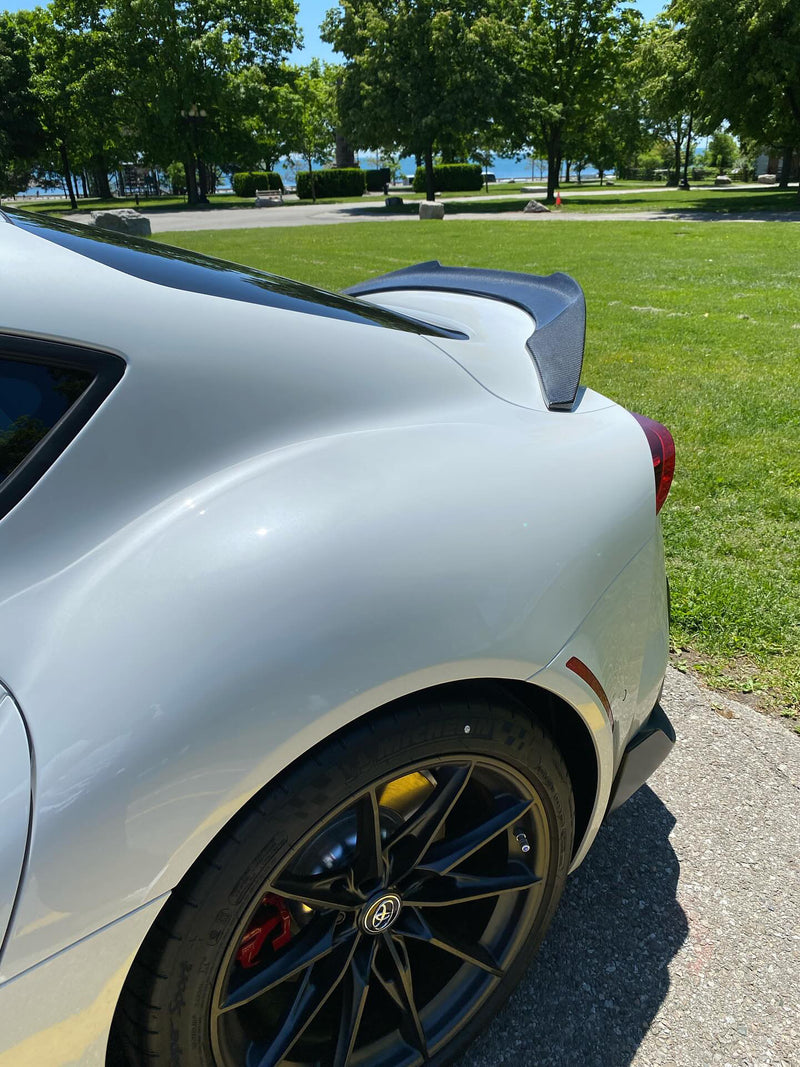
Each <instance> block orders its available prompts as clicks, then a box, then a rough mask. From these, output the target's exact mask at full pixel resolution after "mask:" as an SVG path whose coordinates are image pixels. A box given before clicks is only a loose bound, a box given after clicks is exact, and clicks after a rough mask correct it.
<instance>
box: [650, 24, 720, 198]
mask: <svg viewBox="0 0 800 1067" xmlns="http://www.w3.org/2000/svg"><path fill="white" fill-rule="evenodd" d="M636 65H637V68H638V72H639V77H640V83H641V86H642V96H643V98H644V101H645V112H646V115H647V119H648V121H649V125H650V127H651V129H652V131H653V133H654V134H655V135H656V136H658V137H661V138H666V139H667V140H669V141H670V142H671V143H672V146H673V150H674V153H675V162H674V175H673V182H674V184H676V185H677V184H678V180H679V176H680V172H681V166H682V167H683V176H684V183H685V184H686V183H687V172H688V168H689V162H690V160H691V153H692V137H693V135H696V133H697V130H698V127H699V126H700V125H702V123H701V120H704V119H705V117H706V116H705V109H704V107H703V105H702V101H701V97H700V92H699V89H698V81H697V73H696V64H695V62H694V58H693V56H692V54H691V53H690V52H689V51H688V49H687V47H686V41H685V32H684V28H683V27H681V26H679V25H677V24H676V23H675V22H674V21H672V20H671V19H670V18H669V17H664V16H660V17H659V18H657V19H654V20H653V22H651V23H648V26H647V30H646V32H645V33H644V34H643V35H642V37H641V39H640V42H639V46H638V50H637V59H636Z"/></svg>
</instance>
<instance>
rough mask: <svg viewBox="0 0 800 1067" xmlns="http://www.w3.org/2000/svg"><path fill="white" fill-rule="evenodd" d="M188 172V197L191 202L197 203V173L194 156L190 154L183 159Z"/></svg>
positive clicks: (186, 172)
mask: <svg viewBox="0 0 800 1067" xmlns="http://www.w3.org/2000/svg"><path fill="white" fill-rule="evenodd" d="M183 170H184V173H185V174H186V199H187V200H188V201H189V203H190V204H196V203H197V175H196V174H195V166H194V156H193V155H191V154H189V155H188V156H187V157H186V159H185V160H184V161H183Z"/></svg>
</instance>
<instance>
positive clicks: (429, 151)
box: [425, 144, 436, 200]
mask: <svg viewBox="0 0 800 1067" xmlns="http://www.w3.org/2000/svg"><path fill="white" fill-rule="evenodd" d="M425 199H426V200H435V199H436V192H435V190H434V188H433V145H432V144H429V145H427V146H426V148H425Z"/></svg>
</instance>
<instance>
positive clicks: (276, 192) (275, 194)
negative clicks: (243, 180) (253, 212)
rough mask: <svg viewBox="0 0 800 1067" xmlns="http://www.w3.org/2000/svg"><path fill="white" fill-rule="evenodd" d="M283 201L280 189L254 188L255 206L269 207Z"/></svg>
mask: <svg viewBox="0 0 800 1067" xmlns="http://www.w3.org/2000/svg"><path fill="white" fill-rule="evenodd" d="M275 203H280V204H282V203H283V190H282V189H256V207H270V206H271V205H273V204H275Z"/></svg>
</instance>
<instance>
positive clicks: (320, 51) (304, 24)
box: [20, 0, 668, 62]
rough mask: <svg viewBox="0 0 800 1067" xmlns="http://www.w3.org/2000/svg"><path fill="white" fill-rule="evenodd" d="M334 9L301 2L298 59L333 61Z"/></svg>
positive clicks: (639, 1) (654, 4)
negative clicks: (324, 25) (326, 27)
mask: <svg viewBox="0 0 800 1067" xmlns="http://www.w3.org/2000/svg"><path fill="white" fill-rule="evenodd" d="M634 3H635V6H636V7H638V8H639V10H640V11H641V13H642V14H643V15H644V17H645V18H646V19H652V18H655V16H656V15H657V14H658V13H659V11H662V10H663V9H664V8H665V7H666V6H667V3H668V0H634ZM20 6H22V5H20ZM332 7H336V3H335V0H300V17H299V19H298V22H299V23H300V26H301V28H302V30H303V41H304V47H303V50H302V52H299V53H296V57H297V58H302V60H303V61H304V62H308V60H309V59H313V58H314V57H316V58H317V59H333V52H332V51H331V47H330V45H328V44H325V42H324V41H321V40H320V39H319V25H320V23H321V22H322V20H323V18H324V17H325V12H326V11H328V10H329V9H330V8H332Z"/></svg>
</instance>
